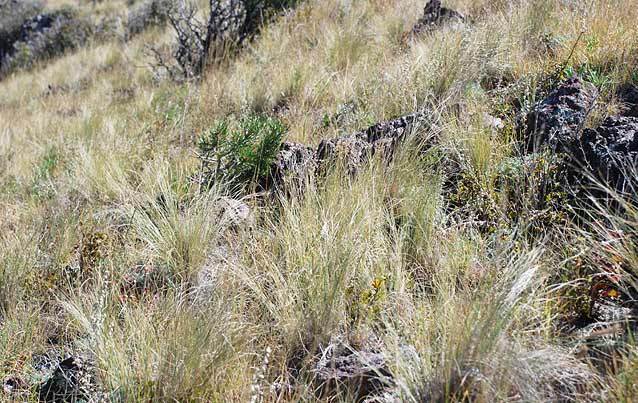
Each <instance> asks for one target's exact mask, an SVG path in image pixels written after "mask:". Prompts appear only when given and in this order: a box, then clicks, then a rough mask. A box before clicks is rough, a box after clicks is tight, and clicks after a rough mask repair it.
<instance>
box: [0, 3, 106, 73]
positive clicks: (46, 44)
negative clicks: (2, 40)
mask: <svg viewBox="0 0 638 403" xmlns="http://www.w3.org/2000/svg"><path fill="white" fill-rule="evenodd" d="M93 29H94V27H93V26H92V24H91V22H90V21H89V20H88V19H86V18H80V17H79V16H78V13H77V12H76V11H75V10H74V9H72V8H69V7H62V8H60V9H58V10H56V11H52V12H50V13H42V14H38V15H36V16H34V17H33V18H30V19H28V20H27V21H25V22H24V23H23V24H22V25H21V27H20V33H19V35H18V37H17V38H16V41H15V42H14V43H13V44H12V46H11V49H9V50H8V51H7V52H6V53H5V55H4V58H3V60H1V62H2V65H1V66H0V73H6V72H9V71H11V70H12V69H14V68H20V67H24V68H30V67H32V66H33V65H34V64H35V63H36V62H37V61H38V60H45V59H49V58H52V57H55V56H58V55H60V54H62V53H64V52H66V51H67V50H69V49H74V48H77V47H78V46H81V45H83V44H84V43H86V42H87V40H88V39H89V38H90V36H91V35H92V34H93Z"/></svg>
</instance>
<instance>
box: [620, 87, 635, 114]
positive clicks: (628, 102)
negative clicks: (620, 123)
mask: <svg viewBox="0 0 638 403" xmlns="http://www.w3.org/2000/svg"><path fill="white" fill-rule="evenodd" d="M618 100H619V101H620V102H621V104H622V105H621V115H622V116H633V117H638V86H635V85H633V84H628V85H624V86H622V87H621V88H620V90H619V91H618Z"/></svg>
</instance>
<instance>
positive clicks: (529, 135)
mask: <svg viewBox="0 0 638 403" xmlns="http://www.w3.org/2000/svg"><path fill="white" fill-rule="evenodd" d="M597 96H598V91H597V90H596V88H595V87H594V86H593V85H592V84H590V83H587V82H584V81H582V80H581V79H580V78H578V77H572V78H570V79H568V80H567V81H565V82H564V83H562V84H561V85H559V86H558V88H556V90H554V91H553V92H552V93H551V94H550V95H549V96H548V97H547V98H545V99H544V100H542V101H540V102H538V103H537V104H536V105H534V107H533V108H532V110H531V111H530V112H529V113H528V115H527V118H526V123H527V124H526V131H525V139H526V143H527V144H526V149H527V151H528V152H533V151H534V150H537V149H538V148H540V147H541V145H547V146H548V147H549V148H550V149H552V150H555V151H559V152H563V151H566V150H567V149H568V148H569V145H571V144H572V143H573V142H574V141H575V140H576V139H577V138H578V136H579V133H580V131H581V129H582V126H583V124H584V123H585V119H586V118H587V115H588V114H589V112H590V110H591V109H592V107H593V105H594V102H595V100H596V98H597Z"/></svg>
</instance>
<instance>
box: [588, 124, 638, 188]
mask: <svg viewBox="0 0 638 403" xmlns="http://www.w3.org/2000/svg"><path fill="white" fill-rule="evenodd" d="M575 155H576V156H577V162H579V163H580V165H583V166H584V167H585V168H587V169H588V170H590V171H591V172H593V173H594V174H595V175H597V176H598V177H599V179H601V180H603V181H604V183H606V184H608V185H609V186H610V187H611V188H613V189H615V190H617V191H620V192H623V191H627V190H628V187H629V189H631V186H635V185H636V178H635V175H632V172H631V168H632V167H635V165H636V163H637V162H638V117H609V118H607V119H605V121H604V122H603V123H602V124H601V125H600V126H599V127H597V128H596V129H586V130H585V131H584V132H583V136H582V138H581V140H580V142H578V143H577V149H576V150H575ZM628 170H629V171H628Z"/></svg>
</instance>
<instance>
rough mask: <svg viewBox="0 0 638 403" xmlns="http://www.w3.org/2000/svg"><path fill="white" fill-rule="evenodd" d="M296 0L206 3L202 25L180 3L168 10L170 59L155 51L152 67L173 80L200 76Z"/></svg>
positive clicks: (191, 8)
mask: <svg viewBox="0 0 638 403" xmlns="http://www.w3.org/2000/svg"><path fill="white" fill-rule="evenodd" d="M297 1H298V0H228V1H220V0H209V3H208V4H209V11H208V18H207V21H206V23H202V22H201V21H199V20H198V19H197V17H196V13H197V10H196V8H195V7H194V6H193V5H192V4H187V3H186V2H185V1H184V0H182V2H181V3H180V5H178V6H174V7H171V8H170V9H169V10H168V14H167V17H168V20H169V22H170V24H171V26H172V28H173V30H174V31H175V33H176V34H177V43H176V44H175V46H174V49H173V51H172V53H171V58H170V60H167V58H166V57H165V56H164V55H163V54H162V53H161V52H160V51H159V50H157V49H155V48H152V49H151V51H152V52H153V53H154V55H155V67H156V69H159V70H162V69H163V70H166V72H167V73H168V74H169V76H170V77H171V78H173V79H176V78H183V79H189V78H193V77H197V76H199V75H201V74H202V72H203V71H204V68H205V67H206V66H207V65H208V64H215V63H219V62H220V61H222V60H224V59H225V58H226V57H227V56H228V55H229V54H232V53H234V52H237V51H238V50H239V49H241V48H242V47H243V45H244V44H245V43H246V42H247V41H248V40H250V39H251V38H252V37H253V36H255V35H256V34H257V33H258V31H259V28H260V26H261V25H262V24H263V23H264V21H265V20H266V19H268V18H270V16H271V15H272V14H273V13H274V12H275V11H276V10H280V9H283V8H285V7H289V6H292V5H294V4H295V3H296V2H297Z"/></svg>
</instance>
